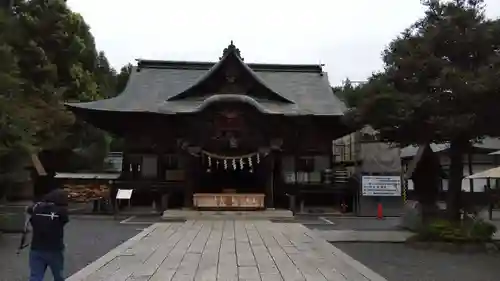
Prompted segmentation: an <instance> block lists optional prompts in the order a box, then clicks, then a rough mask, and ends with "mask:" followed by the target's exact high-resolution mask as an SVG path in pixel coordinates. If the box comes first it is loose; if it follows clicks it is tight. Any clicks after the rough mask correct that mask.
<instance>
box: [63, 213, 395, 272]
mask: <svg viewBox="0 0 500 281" xmlns="http://www.w3.org/2000/svg"><path fill="white" fill-rule="evenodd" d="M66 280H69V281H97V280H107V281H111V280H115V281H120V280H123V281H139V280H141V281H159V280H162V281H187V280H195V281H198V280H203V281H233V280H234V281H237V280H246V281H257V280H258V281H290V280H293V281H302V280H303V281H306V280H307V281H327V280H328V281H329V280H333V281H386V279H384V278H383V277H381V276H380V275H378V274H376V273H375V272H373V271H372V270H370V269H369V268H367V267H365V266H364V265H362V264H361V263H359V262H358V261H356V260H354V259H352V258H351V257H349V256H348V255H346V254H345V253H343V252H342V251H340V250H339V249H338V248H336V247H334V246H333V245H331V244H329V243H328V242H327V241H326V240H324V239H323V238H320V237H319V236H318V235H317V234H316V233H314V232H313V231H311V230H309V229H307V228H306V227H304V226H303V225H301V224H297V223H272V222H270V221H266V220H259V221H249V220H245V221H207V220H203V221H187V222H185V223H156V224H154V225H152V226H150V227H148V228H147V229H145V230H144V231H142V232H141V233H139V234H138V235H137V236H135V237H133V238H131V239H130V240H128V241H127V242H125V243H124V244H122V245H120V246H118V247H117V248H115V249H114V250H112V251H111V252H109V253H108V254H106V255H105V256H103V257H101V258H100V259H98V260H97V261H95V262H94V263H92V264H90V265H88V266H87V267H86V268H84V269H82V270H80V271H79V272H77V273H76V274H74V275H73V276H71V277H69V278H68V279H66Z"/></svg>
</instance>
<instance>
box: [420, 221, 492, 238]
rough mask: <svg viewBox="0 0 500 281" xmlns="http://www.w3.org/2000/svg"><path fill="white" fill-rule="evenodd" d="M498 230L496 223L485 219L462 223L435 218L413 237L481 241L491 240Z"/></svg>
mask: <svg viewBox="0 0 500 281" xmlns="http://www.w3.org/2000/svg"><path fill="white" fill-rule="evenodd" d="M496 231H497V228H496V226H495V225H493V224H491V223H488V222H485V221H483V220H470V221H465V222H461V223H456V222H452V221H449V220H435V221H433V222H430V223H429V224H426V225H425V226H423V227H422V228H421V229H420V230H419V231H418V233H417V235H416V236H415V237H414V238H413V239H415V240H418V241H434V242H452V243H471V242H472V243H479V242H489V241H491V239H492V237H493V234H495V232H496Z"/></svg>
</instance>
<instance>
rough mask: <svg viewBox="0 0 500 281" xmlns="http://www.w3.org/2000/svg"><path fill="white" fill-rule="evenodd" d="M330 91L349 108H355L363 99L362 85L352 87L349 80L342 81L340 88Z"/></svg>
mask: <svg viewBox="0 0 500 281" xmlns="http://www.w3.org/2000/svg"><path fill="white" fill-rule="evenodd" d="M332 90H333V93H334V94H335V95H337V97H338V98H339V99H341V100H342V101H343V102H344V103H345V104H346V105H347V107H349V108H355V107H357V106H358V105H359V104H360V102H361V101H362V99H363V97H364V95H363V94H364V88H363V84H357V85H353V84H352V83H351V80H349V79H347V80H346V81H344V83H343V84H342V86H340V87H334V88H332Z"/></svg>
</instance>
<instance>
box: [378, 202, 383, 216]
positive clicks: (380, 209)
mask: <svg viewBox="0 0 500 281" xmlns="http://www.w3.org/2000/svg"><path fill="white" fill-rule="evenodd" d="M383 218H384V212H383V210H382V203H378V205H377V219H378V220H381V219H383Z"/></svg>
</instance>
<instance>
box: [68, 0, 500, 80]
mask: <svg viewBox="0 0 500 281" xmlns="http://www.w3.org/2000/svg"><path fill="white" fill-rule="evenodd" d="M486 3H487V14H488V16H489V17H499V16H500V1H499V0H486ZM68 4H69V6H70V7H71V8H72V10H73V11H75V12H78V13H80V14H82V15H83V17H84V18H85V21H86V22H87V23H88V24H89V25H90V28H91V31H92V34H93V35H94V37H95V39H96V43H97V47H98V48H99V49H100V50H103V51H105V52H106V55H107V57H108V59H109V60H110V62H111V64H112V65H113V66H114V67H115V68H117V69H119V68H120V67H121V66H123V65H124V64H126V63H128V62H134V60H135V59H137V58H144V59H166V60H195V61H216V60H218V58H219V57H220V55H221V54H222V50H223V49H224V48H225V47H227V45H228V44H229V42H230V41H231V40H234V44H235V45H236V47H238V48H239V49H240V51H241V54H242V56H243V57H244V59H245V62H260V63H292V64H300V63H306V64H319V63H322V64H325V70H326V71H327V72H328V75H329V77H330V81H331V83H332V84H333V85H337V84H341V82H342V81H343V80H344V79H345V78H346V77H349V78H350V79H351V80H353V81H362V80H365V79H366V78H367V77H368V76H369V75H370V74H371V73H372V72H373V71H376V70H378V69H380V68H381V67H382V62H381V59H380V54H381V51H382V50H383V49H384V47H385V46H386V45H387V44H388V43H389V42H390V41H391V40H392V39H393V38H394V37H395V36H396V35H397V34H398V33H399V32H401V31H402V30H403V29H404V28H405V27H408V26H409V25H410V24H412V23H413V22H414V21H415V20H417V19H418V18H420V17H422V15H423V7H422V6H421V5H420V0H307V1H306V0H239V1H238V0H209V1H207V0H182V1H181V0H140V1H139V0H68Z"/></svg>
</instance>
